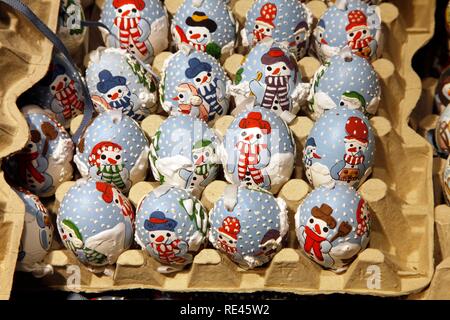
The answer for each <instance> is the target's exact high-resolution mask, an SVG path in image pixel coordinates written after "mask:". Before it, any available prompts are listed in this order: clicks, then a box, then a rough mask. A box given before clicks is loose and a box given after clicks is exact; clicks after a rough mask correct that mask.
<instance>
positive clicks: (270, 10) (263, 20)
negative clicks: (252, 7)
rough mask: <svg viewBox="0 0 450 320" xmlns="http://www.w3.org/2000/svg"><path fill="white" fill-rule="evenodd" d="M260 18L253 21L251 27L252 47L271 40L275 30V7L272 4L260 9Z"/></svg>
mask: <svg viewBox="0 0 450 320" xmlns="http://www.w3.org/2000/svg"><path fill="white" fill-rule="evenodd" d="M260 14H261V15H260V16H259V17H258V18H256V20H255V26H254V27H253V39H252V42H253V45H255V44H256V43H257V42H259V41H261V40H263V39H266V38H272V34H273V29H274V28H275V24H274V20H275V18H276V16H277V6H276V5H275V4H274V3H270V2H269V3H266V4H264V5H263V6H262V7H261V11H260Z"/></svg>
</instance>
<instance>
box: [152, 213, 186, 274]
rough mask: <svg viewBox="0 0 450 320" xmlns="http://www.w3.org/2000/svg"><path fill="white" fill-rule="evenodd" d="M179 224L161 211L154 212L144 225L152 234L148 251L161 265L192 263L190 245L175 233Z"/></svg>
mask: <svg viewBox="0 0 450 320" xmlns="http://www.w3.org/2000/svg"><path fill="white" fill-rule="evenodd" d="M177 224H178V222H177V221H175V220H174V219H170V218H167V217H166V216H165V214H164V213H163V212H161V211H154V212H152V214H151V215H150V218H149V219H148V220H146V221H145V223H144V228H145V230H147V231H148V232H149V233H150V236H149V239H150V242H149V243H147V244H146V249H147V250H148V252H150V253H151V254H152V255H153V256H154V257H155V258H156V259H157V260H158V261H160V262H161V263H164V264H179V265H186V264H189V263H191V262H192V255H190V254H188V251H189V245H188V244H187V243H186V242H185V241H183V240H180V239H178V236H177V234H176V233H175V227H176V226H177Z"/></svg>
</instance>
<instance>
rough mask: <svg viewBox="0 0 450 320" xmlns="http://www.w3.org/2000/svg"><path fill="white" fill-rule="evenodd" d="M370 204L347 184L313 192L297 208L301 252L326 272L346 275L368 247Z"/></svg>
mask: <svg viewBox="0 0 450 320" xmlns="http://www.w3.org/2000/svg"><path fill="white" fill-rule="evenodd" d="M370 227H371V215H370V212H369V209H368V207H367V203H366V202H365V201H364V200H363V199H362V198H361V196H360V195H359V193H358V192H356V190H355V189H353V188H352V187H351V186H349V185H348V184H347V183H345V182H338V183H336V184H335V185H334V187H332V188H331V189H330V188H328V187H325V186H321V187H318V188H316V189H314V190H313V191H312V192H311V193H310V194H309V195H308V196H307V197H306V198H305V199H304V200H303V202H302V204H301V205H300V206H299V207H298V209H297V213H296V214H295V231H296V234H297V239H298V241H299V243H300V249H301V251H302V252H303V253H304V254H305V255H306V256H307V257H309V258H310V259H312V260H313V261H315V262H317V263H318V264H320V265H322V266H323V267H325V268H328V269H333V270H335V271H337V272H341V271H344V270H345V269H346V268H347V267H348V264H350V263H351V262H352V261H353V260H354V259H355V258H356V256H357V255H358V253H359V252H361V251H362V250H364V249H365V248H366V247H367V244H368V243H369V239H370Z"/></svg>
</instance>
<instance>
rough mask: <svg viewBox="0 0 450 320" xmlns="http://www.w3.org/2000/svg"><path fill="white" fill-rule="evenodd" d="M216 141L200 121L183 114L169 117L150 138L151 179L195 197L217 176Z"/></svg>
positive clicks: (211, 132) (210, 131) (206, 126)
mask: <svg viewBox="0 0 450 320" xmlns="http://www.w3.org/2000/svg"><path fill="white" fill-rule="evenodd" d="M218 143H219V140H218V137H217V136H216V134H215V132H214V131H213V130H212V129H210V128H209V127H208V125H207V124H206V123H205V122H204V121H202V120H199V119H197V118H194V117H191V116H187V115H178V116H170V117H169V118H167V119H166V120H165V121H164V122H163V123H162V124H161V126H160V127H159V129H158V131H157V132H156V134H155V135H154V136H153V137H152V142H151V147H150V154H149V157H150V166H151V169H152V172H153V176H154V178H155V179H156V180H157V181H159V182H160V183H161V184H168V185H172V186H176V187H178V188H184V189H187V190H189V191H191V192H192V193H193V194H194V196H197V197H199V196H200V195H201V193H202V191H203V189H204V188H205V187H206V186H207V185H208V184H209V183H210V182H211V181H213V180H214V179H215V177H216V175H217V171H218V167H219V163H220V160H219V159H218V157H217V154H216V151H217V145H218Z"/></svg>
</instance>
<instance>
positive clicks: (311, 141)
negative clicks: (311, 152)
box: [305, 137, 316, 148]
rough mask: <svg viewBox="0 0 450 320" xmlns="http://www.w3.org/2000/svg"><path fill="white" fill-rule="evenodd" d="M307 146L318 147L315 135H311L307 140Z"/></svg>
mask: <svg viewBox="0 0 450 320" xmlns="http://www.w3.org/2000/svg"><path fill="white" fill-rule="evenodd" d="M306 147H316V141H315V140H314V138H313V137H309V138H308V140H306V144H305V148H306Z"/></svg>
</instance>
